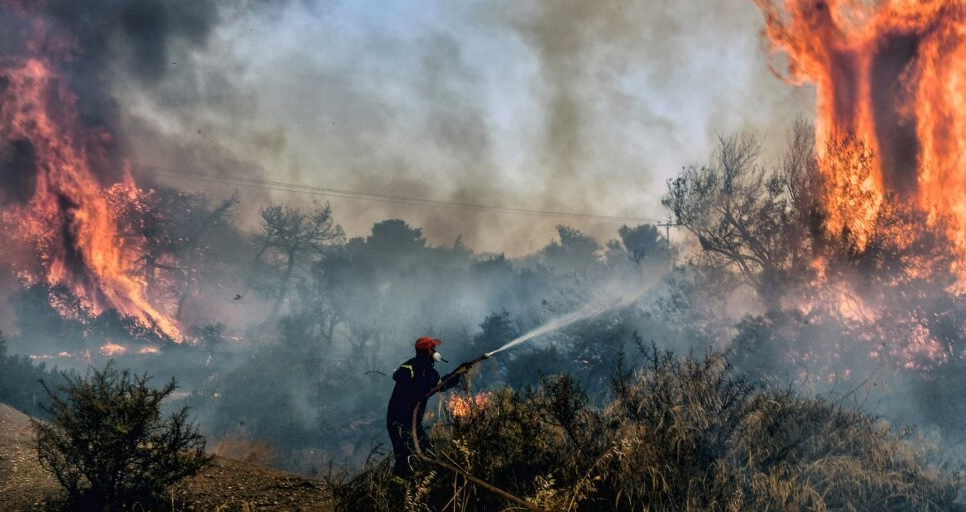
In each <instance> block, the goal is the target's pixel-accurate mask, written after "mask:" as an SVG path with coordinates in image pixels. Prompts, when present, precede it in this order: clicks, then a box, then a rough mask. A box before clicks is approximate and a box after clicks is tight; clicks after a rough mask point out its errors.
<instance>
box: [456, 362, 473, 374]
mask: <svg viewBox="0 0 966 512" xmlns="http://www.w3.org/2000/svg"><path fill="white" fill-rule="evenodd" d="M471 368H473V363H463V364H461V365H459V367H458V368H456V373H459V374H464V373H466V372H468V371H470V369H471Z"/></svg>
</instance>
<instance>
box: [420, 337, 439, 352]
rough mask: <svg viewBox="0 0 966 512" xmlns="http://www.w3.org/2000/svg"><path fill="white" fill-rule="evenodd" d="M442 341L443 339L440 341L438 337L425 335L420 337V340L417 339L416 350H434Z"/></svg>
mask: <svg viewBox="0 0 966 512" xmlns="http://www.w3.org/2000/svg"><path fill="white" fill-rule="evenodd" d="M440 343H442V341H439V340H437V339H436V338H430V337H429V336H423V337H422V338H419V339H418V340H416V352H424V351H428V350H432V349H433V348H435V347H436V346H437V345H439V344H440Z"/></svg>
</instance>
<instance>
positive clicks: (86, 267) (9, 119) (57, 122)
mask: <svg viewBox="0 0 966 512" xmlns="http://www.w3.org/2000/svg"><path fill="white" fill-rule="evenodd" d="M34 29H35V32H36V33H35V34H33V35H34V37H36V39H37V41H38V42H36V43H33V44H31V45H28V47H29V48H31V54H30V55H27V56H23V57H18V58H6V59H3V60H0V144H3V145H6V146H12V145H14V144H19V145H21V146H27V147H29V153H30V155H31V156H30V168H29V170H28V169H25V170H23V171H19V172H23V173H25V174H28V173H29V174H31V176H30V177H29V178H28V177H26V176H25V177H24V178H25V180H26V179H29V180H31V181H30V189H28V190H25V191H23V192H25V193H26V194H29V199H28V198H26V197H25V198H23V199H22V200H21V201H19V202H12V203H11V204H9V205H5V207H4V209H3V221H4V225H5V226H6V227H7V230H8V231H9V233H7V235H8V240H9V239H13V240H15V241H19V242H21V243H24V244H25V245H27V246H29V247H31V248H32V250H33V251H34V252H35V253H36V254H37V255H38V256H39V265H37V266H38V267H39V268H30V269H20V272H19V275H20V276H21V277H22V278H24V280H25V281H26V282H27V283H31V284H32V283H38V282H44V283H46V284H48V285H51V286H53V285H63V286H65V287H66V288H67V289H68V290H69V291H70V293H71V294H72V295H73V296H74V297H75V298H76V299H77V301H78V305H77V306H73V305H71V306H68V305H64V304H60V305H59V306H60V307H58V305H55V307H57V309H58V311H60V312H61V314H64V315H68V316H71V315H74V316H76V315H77V314H78V311H76V310H75V311H70V309H71V308H77V307H79V308H80V309H81V310H82V312H84V313H86V314H91V315H98V314H100V313H101V312H103V311H105V310H108V309H113V310H116V311H117V312H119V313H120V314H121V315H123V316H125V317H129V318H132V319H134V320H135V321H136V322H137V323H138V324H140V325H142V326H144V327H147V328H150V329H155V330H157V331H159V332H160V333H163V334H165V335H167V336H169V337H171V338H173V339H175V340H179V339H180V333H179V329H178V327H177V325H176V324H175V322H174V321H173V320H172V319H171V318H170V317H169V316H168V315H167V314H165V313H164V312H163V311H162V310H161V309H159V308H158V307H156V306H155V305H154V304H152V303H151V301H150V300H149V299H148V292H147V285H146V283H145V282H144V280H143V279H142V278H140V277H139V276H138V273H137V267H138V264H137V260H138V258H139V252H140V247H139V242H138V241H137V240H131V239H125V241H123V242H122V241H121V237H120V236H119V232H118V219H117V213H116V211H115V208H114V207H113V206H112V204H111V197H127V198H129V199H132V200H133V198H135V197H136V196H137V195H138V194H139V191H138V189H137V187H136V186H135V184H134V181H133V179H132V178H131V176H130V173H129V172H128V171H127V169H124V170H121V171H120V172H115V173H114V174H115V175H117V174H120V175H121V178H120V180H117V179H114V180H109V181H113V184H112V183H110V182H108V183H104V182H105V181H107V180H105V178H103V175H104V174H109V173H105V172H101V173H98V172H95V170H96V169H98V166H99V165H100V164H101V163H102V161H103V162H106V161H107V158H106V157H104V154H106V152H105V144H106V143H109V142H110V141H111V138H112V137H111V135H110V134H109V133H108V132H106V131H105V130H104V129H88V128H86V127H84V126H82V123H81V122H80V120H79V119H78V116H77V113H76V109H75V103H76V98H75V97H74V96H73V95H72V94H71V93H70V92H69V89H68V86H67V85H68V80H67V79H66V78H65V77H62V76H59V75H58V74H57V72H56V71H55V69H56V68H55V66H54V62H55V59H60V60H63V59H69V52H68V49H69V48H70V45H68V44H66V43H64V42H62V41H58V40H56V39H55V38H53V37H49V36H48V35H46V34H45V32H46V30H45V27H44V25H43V24H42V23H35V24H34ZM41 49H42V51H41ZM101 153H104V154H101ZM101 170H102V171H103V169H101Z"/></svg>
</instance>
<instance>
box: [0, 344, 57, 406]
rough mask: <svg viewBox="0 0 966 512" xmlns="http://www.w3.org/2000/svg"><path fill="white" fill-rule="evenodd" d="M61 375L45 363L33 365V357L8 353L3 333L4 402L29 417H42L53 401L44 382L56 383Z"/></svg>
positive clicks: (0, 395)
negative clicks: (44, 386) (45, 391)
mask: <svg viewBox="0 0 966 512" xmlns="http://www.w3.org/2000/svg"><path fill="white" fill-rule="evenodd" d="M59 378H60V374H59V373H58V372H57V371H55V370H48V369H47V367H46V365H44V363H40V364H33V362H32V361H31V360H30V358H29V357H26V356H20V357H17V356H11V355H8V354H7V339H6V337H5V336H4V335H3V334H2V333H0V403H4V404H7V405H9V406H11V407H14V408H16V409H19V410H20V411H23V412H25V413H27V414H31V415H34V416H36V415H42V414H43V408H44V406H45V405H47V404H48V403H49V402H48V400H47V394H46V393H44V388H43V386H41V385H40V381H41V380H42V379H45V380H48V381H51V382H53V381H56V380H57V379H59Z"/></svg>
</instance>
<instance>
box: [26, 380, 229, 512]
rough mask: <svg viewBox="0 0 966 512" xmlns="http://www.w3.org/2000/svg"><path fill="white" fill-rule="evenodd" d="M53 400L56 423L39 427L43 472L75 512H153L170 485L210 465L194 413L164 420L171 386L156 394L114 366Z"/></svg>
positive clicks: (68, 382) (61, 389)
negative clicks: (135, 510) (137, 509)
mask: <svg viewBox="0 0 966 512" xmlns="http://www.w3.org/2000/svg"><path fill="white" fill-rule="evenodd" d="M65 379H66V384H63V385H61V386H58V390H57V391H59V392H56V393H55V392H54V391H53V390H51V389H49V388H47V386H46V384H45V386H44V387H45V389H47V393H48V395H49V398H50V406H49V407H48V410H47V412H48V413H49V415H50V421H49V422H46V423H44V422H39V421H34V423H33V426H34V429H35V432H36V435H37V452H38V456H39V458H40V463H41V465H42V466H43V467H44V468H45V469H47V470H48V471H51V472H52V473H53V474H54V476H55V477H56V478H57V481H58V482H60V484H61V485H62V486H63V487H64V489H65V490H66V492H67V496H66V503H65V505H66V506H67V508H68V509H70V510H90V511H98V512H100V511H116V510H126V509H129V508H130V507H132V506H133V505H134V504H139V505H141V508H142V510H143V509H144V507H145V506H150V504H151V503H153V502H156V501H157V500H158V499H159V498H161V496H162V494H163V493H164V491H165V490H166V489H168V488H169V487H170V486H171V485H173V484H175V483H177V482H178V481H180V480H182V479H183V478H185V477H188V476H191V475H194V474H195V473H197V472H198V471H200V470H202V469H204V468H205V467H207V466H208V465H209V464H210V463H211V458H210V457H209V456H207V455H205V451H204V447H205V440H204V438H203V437H202V436H201V435H200V434H199V433H198V430H197V428H196V427H195V426H194V425H193V424H192V423H191V422H189V421H188V411H187V408H184V409H181V410H180V411H178V412H175V413H173V414H171V415H169V416H168V417H167V418H163V417H162V414H161V402H162V400H164V399H165V397H167V396H168V395H170V394H171V393H172V392H173V391H174V390H175V388H176V385H175V382H174V380H173V379H172V380H171V381H170V382H168V383H167V384H165V385H164V386H163V387H161V388H160V389H152V388H151V387H149V385H148V383H149V380H150V378H149V377H148V376H147V375H141V376H138V375H132V374H131V373H130V372H129V371H128V370H118V369H117V368H115V367H114V364H113V362H109V363H108V364H107V365H106V366H105V367H104V369H103V370H96V369H90V370H88V372H87V374H86V375H85V376H73V377H71V376H67V375H65Z"/></svg>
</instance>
